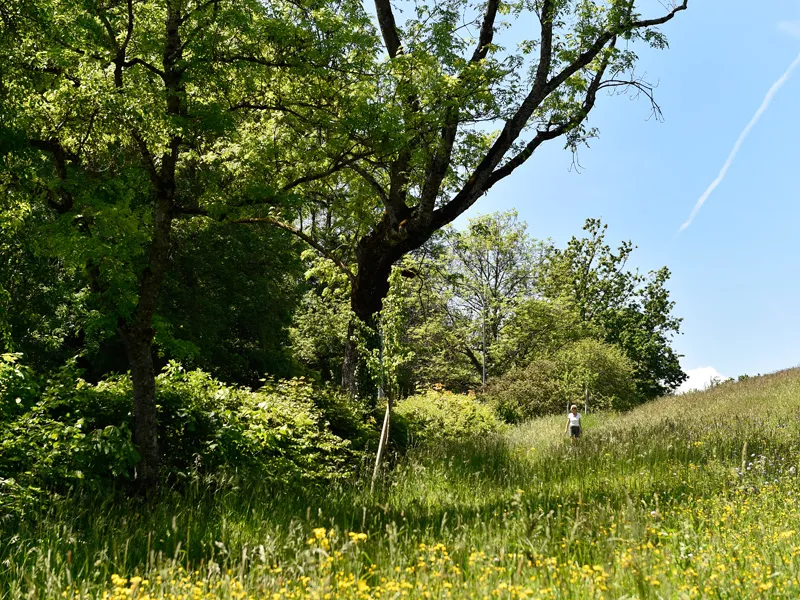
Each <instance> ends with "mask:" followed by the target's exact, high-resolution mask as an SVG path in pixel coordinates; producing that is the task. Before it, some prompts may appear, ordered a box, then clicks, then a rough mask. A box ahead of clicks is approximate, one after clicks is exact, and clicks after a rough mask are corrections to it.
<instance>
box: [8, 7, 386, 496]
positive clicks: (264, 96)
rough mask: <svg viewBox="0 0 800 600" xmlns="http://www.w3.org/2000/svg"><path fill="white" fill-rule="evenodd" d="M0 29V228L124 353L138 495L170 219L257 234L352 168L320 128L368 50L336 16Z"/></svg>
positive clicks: (274, 11) (343, 114)
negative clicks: (68, 272)
mask: <svg viewBox="0 0 800 600" xmlns="http://www.w3.org/2000/svg"><path fill="white" fill-rule="evenodd" d="M0 19H1V20H2V30H1V31H0V44H2V48H0V53H1V54H2V57H3V58H2V61H1V62H0V124H1V125H0V127H2V131H1V133H2V144H0V146H1V150H2V153H1V154H2V156H1V157H0V158H2V161H3V165H2V170H0V185H2V187H3V191H4V192H5V193H6V198H5V200H6V205H4V206H3V210H4V212H5V211H16V212H20V211H21V212H24V213H28V214H35V215H39V216H40V217H41V218H38V219H31V220H32V221H38V222H39V225H38V226H37V229H36V231H31V232H29V234H31V235H36V236H37V238H38V239H39V240H41V243H40V244H39V248H38V250H37V251H38V252H40V253H41V254H47V255H50V256H59V257H60V259H61V260H62V261H64V262H65V263H66V264H69V265H71V266H72V267H73V268H76V269H80V270H81V271H83V273H84V275H85V280H86V281H87V282H88V289H89V291H90V296H91V298H90V299H89V301H88V304H89V306H90V310H91V311H92V313H93V314H95V315H96V316H97V317H98V319H97V320H98V321H102V323H103V326H104V327H105V328H106V329H107V330H112V331H116V332H117V333H118V335H119V336H120V337H121V338H122V340H123V342H124V345H125V349H126V354H127V358H128V362H129V366H130V371H131V378H132V382H133V412H134V441H135V444H136V447H137V449H138V451H139V453H140V456H141V460H140V463H139V465H138V469H137V477H138V478H139V479H140V480H141V482H142V483H143V484H145V485H151V484H153V483H154V482H155V481H156V478H157V476H158V470H159V450H158V434H157V414H156V398H155V377H154V376H155V373H154V364H153V352H152V345H153V339H154V335H155V331H154V316H155V314H156V311H157V309H158V306H159V296H160V293H161V289H162V284H163V281H164V277H165V273H166V270H167V268H168V261H169V256H170V252H171V248H172V243H173V240H172V237H173V224H174V222H175V219H178V218H187V217H189V216H194V215H206V216H210V217H212V218H214V219H220V220H226V219H227V220H231V221H242V222H254V223H261V222H265V221H268V220H269V219H268V218H265V217H264V216H263V214H261V215H260V216H259V215H257V214H256V213H258V212H259V210H261V208H260V207H265V206H266V207H273V208H274V207H276V206H283V205H286V204H291V203H292V202H293V200H294V198H293V191H294V190H295V189H296V188H297V187H298V186H301V185H303V184H305V183H307V182H309V181H314V180H317V179H319V178H321V177H324V176H325V175H326V174H328V173H331V172H335V171H336V170H337V169H339V168H341V167H342V165H345V164H347V163H348V162H349V161H351V160H353V157H352V153H353V151H354V146H353V143H352V141H351V139H350V138H337V136H336V134H335V132H334V131H333V127H332V126H331V125H330V124H331V123H334V124H335V123H339V122H346V119H347V115H348V114H350V113H352V110H351V107H350V106H349V105H348V102H350V99H351V98H354V97H357V94H350V93H348V92H347V91H346V90H347V89H349V86H350V85H351V84H352V83H353V81H355V80H357V79H359V78H360V77H361V73H362V72H363V71H364V69H363V68H360V67H359V66H357V65H356V66H353V65H354V64H355V63H358V62H359V60H361V58H362V57H366V58H367V59H369V60H371V56H372V53H371V51H370V52H369V53H368V54H364V52H363V49H364V48H367V49H368V50H369V49H370V44H371V43H372V40H373V39H374V36H373V35H372V34H371V33H370V32H368V31H367V29H366V28H364V27H363V26H362V25H363V22H364V20H365V17H364V16H363V14H362V11H361V6H360V4H358V3H348V2H346V1H345V2H333V3H328V2H325V1H324V0H320V1H313V2H312V1H309V2H305V1H300V2H293V1H287V2H269V3H263V2H260V1H259V0H235V1H234V0H102V1H101V0H85V1H83V0H65V1H62V0H57V1H56V0H9V1H7V2H4V3H3V6H2V10H0ZM360 23H361V25H360ZM254 215H255V216H254ZM255 217H258V218H255ZM273 220H275V221H277V222H280V219H275V218H273ZM97 326H98V325H97V323H95V324H94V325H93V327H97Z"/></svg>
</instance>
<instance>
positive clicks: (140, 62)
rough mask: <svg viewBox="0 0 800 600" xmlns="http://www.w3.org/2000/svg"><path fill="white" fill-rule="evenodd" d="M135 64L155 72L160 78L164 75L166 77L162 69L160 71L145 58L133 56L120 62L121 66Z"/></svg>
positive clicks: (133, 65)
mask: <svg viewBox="0 0 800 600" xmlns="http://www.w3.org/2000/svg"><path fill="white" fill-rule="evenodd" d="M136 65H142V66H143V67H144V68H145V69H147V70H148V71H152V72H153V73H155V74H156V75H158V76H159V77H161V78H162V79H164V77H166V75H165V74H164V71H162V70H161V69H159V68H158V67H156V66H155V65H151V64H150V63H149V62H147V61H146V60H142V59H141V58H134V59H131V60H128V61H125V62H123V63H122V66H123V67H135V66H136Z"/></svg>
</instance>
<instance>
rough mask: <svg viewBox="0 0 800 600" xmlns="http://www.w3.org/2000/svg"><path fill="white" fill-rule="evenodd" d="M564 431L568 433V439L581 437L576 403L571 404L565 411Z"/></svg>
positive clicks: (579, 418)
mask: <svg viewBox="0 0 800 600" xmlns="http://www.w3.org/2000/svg"><path fill="white" fill-rule="evenodd" d="M564 433H569V438H570V441H572V440H576V439H578V438H580V437H581V415H580V413H579V412H578V407H577V405H575V404H573V405H572V406H571V407H570V409H569V413H567V428H566V429H565V430H564Z"/></svg>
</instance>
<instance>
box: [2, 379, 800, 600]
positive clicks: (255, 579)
mask: <svg viewBox="0 0 800 600" xmlns="http://www.w3.org/2000/svg"><path fill="white" fill-rule="evenodd" d="M584 420H585V425H586V431H585V437H584V438H583V439H582V440H580V442H579V443H577V444H571V443H570V442H569V441H568V440H567V439H566V437H565V435H564V433H563V431H564V421H565V419H564V418H562V417H558V418H555V417H554V418H546V419H540V420H536V421H533V422H530V423H527V424H524V425H521V426H517V427H513V428H509V429H508V430H507V431H505V432H504V433H503V434H501V435H492V436H485V437H483V438H481V439H469V440H462V441H460V442H459V443H455V444H453V443H450V444H440V445H429V446H425V447H420V448H416V449H415V450H413V451H412V452H411V453H410V454H409V455H407V456H406V457H404V458H402V459H401V460H399V461H398V462H397V463H396V464H394V466H393V468H392V469H391V470H387V472H386V473H385V474H384V477H383V479H382V480H381V482H380V485H379V487H378V489H377V490H376V492H375V494H374V495H370V494H369V491H368V490H369V485H368V481H366V482H360V483H359V484H358V485H356V486H344V485H343V486H341V487H335V488H330V489H324V490H315V491H308V492H307V493H302V494H300V493H297V492H294V493H290V492H286V491H277V490H273V489H270V488H269V487H266V486H265V485H261V484H259V482H258V481H238V480H236V479H230V480H227V481H219V480H215V481H213V482H208V483H201V482H197V483H195V484H192V486H191V487H189V488H188V489H182V490H180V492H178V491H171V492H165V493H163V495H162V496H161V497H159V498H157V499H156V500H151V501H148V502H144V501H142V500H136V499H126V498H125V497H124V496H123V494H121V493H120V494H118V495H116V496H105V497H90V496H86V495H75V496H73V497H70V498H66V499H63V500H60V501H58V502H55V503H52V504H50V505H42V506H40V507H39V508H38V509H37V511H38V512H37V514H29V515H28V516H27V518H25V519H24V520H22V521H6V522H0V598H2V599H3V600H6V599H9V600H10V599H22V598H32V599H33V598H65V597H66V598H73V597H74V598H108V599H120V600H121V599H139V600H144V599H146V598H165V599H174V600H194V599H197V600H200V599H206V598H225V599H228V598H254V599H270V600H272V599H275V600H278V599H284V598H297V599H300V598H318V599H328V598H330V599H335V598H354V599H355V598H358V599H364V600H366V599H368V598H385V599H387V600H388V599H395V598H450V597H453V598H456V597H458V598H574V599H578V598H580V599H584V598H642V599H644V598H758V597H765V598H782V597H785V598H797V597H798V596H800V503H799V502H798V494H799V493H800V487H799V486H798V484H800V480H798V478H797V469H798V468H799V467H800V370H789V371H783V372H780V373H776V374H773V375H769V376H765V377H758V378H751V379H748V380H745V381H741V382H738V383H726V384H723V385H720V386H717V387H715V388H712V389H711V390H708V391H706V392H702V393H693V394H688V395H684V396H680V397H671V398H664V399H662V400H659V401H656V402H653V403H650V404H648V405H645V406H642V407H640V408H638V409H636V410H634V411H632V412H630V413H627V414H623V415H611V414H609V415H605V414H603V415H589V416H587V417H585V419H584Z"/></svg>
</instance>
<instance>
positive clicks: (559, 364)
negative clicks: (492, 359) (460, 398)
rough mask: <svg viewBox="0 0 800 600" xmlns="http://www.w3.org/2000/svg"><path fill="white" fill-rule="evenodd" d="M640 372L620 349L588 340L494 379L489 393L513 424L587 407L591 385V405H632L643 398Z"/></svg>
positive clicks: (606, 407) (619, 407) (620, 407)
mask: <svg viewBox="0 0 800 600" xmlns="http://www.w3.org/2000/svg"><path fill="white" fill-rule="evenodd" d="M634 373H635V371H634V367H633V364H632V363H631V362H630V360H629V359H628V358H627V357H626V356H625V355H624V354H623V352H622V351H621V350H620V349H619V348H617V347H616V346H613V345H611V344H606V343H604V342H600V341H598V340H593V339H583V340H579V341H577V342H573V343H571V344H569V345H567V346H565V347H564V348H562V349H561V350H560V351H558V352H555V353H552V354H550V355H544V356H542V357H539V358H537V359H535V360H533V361H531V362H530V363H529V364H528V365H527V366H526V367H524V368H522V369H513V370H511V371H509V372H508V373H506V374H505V375H503V376H502V377H498V378H496V379H493V380H491V381H490V382H489V385H488V387H487V390H486V393H485V397H486V399H487V401H488V402H489V403H490V404H491V405H492V406H493V407H494V408H495V410H496V411H497V413H498V415H499V416H500V417H501V418H502V419H503V420H505V421H507V422H509V423H518V422H520V421H523V420H525V419H530V418H533V417H538V416H542V415H546V414H553V413H559V412H566V411H567V407H568V405H569V404H572V403H575V404H578V405H579V406H582V405H583V398H584V390H585V389H588V390H589V395H590V401H589V403H590V408H591V409H594V410H627V409H629V408H631V407H633V406H634V405H635V404H636V403H637V401H638V397H637V395H636V387H635V379H634Z"/></svg>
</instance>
